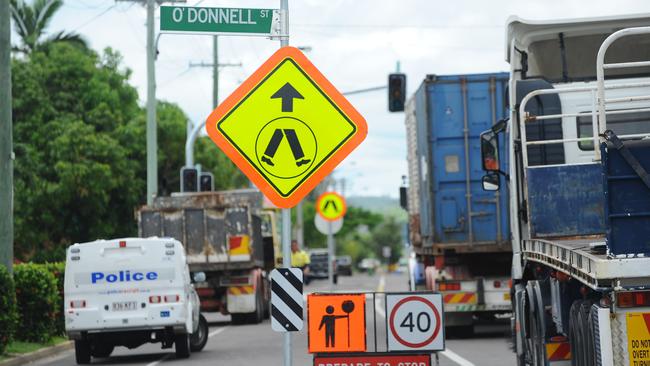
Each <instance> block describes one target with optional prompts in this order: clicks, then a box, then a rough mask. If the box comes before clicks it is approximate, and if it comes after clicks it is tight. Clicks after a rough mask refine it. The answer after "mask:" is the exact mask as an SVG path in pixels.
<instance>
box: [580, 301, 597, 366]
mask: <svg viewBox="0 0 650 366" xmlns="http://www.w3.org/2000/svg"><path fill="white" fill-rule="evenodd" d="M592 304H593V302H592V301H591V300H583V301H582V303H581V304H580V307H579V315H580V316H579V317H578V327H579V328H578V329H579V332H580V337H581V338H582V340H583V341H582V348H583V351H582V352H583V358H582V360H583V361H582V362H583V365H585V366H587V365H595V364H596V363H595V360H594V353H595V347H594V334H593V329H592V327H590V326H589V323H590V321H589V318H590V317H589V314H590V313H591V305H592Z"/></svg>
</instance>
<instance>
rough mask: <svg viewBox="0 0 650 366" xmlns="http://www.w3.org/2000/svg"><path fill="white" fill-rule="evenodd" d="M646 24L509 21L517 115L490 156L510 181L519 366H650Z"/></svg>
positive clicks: (493, 138)
mask: <svg viewBox="0 0 650 366" xmlns="http://www.w3.org/2000/svg"><path fill="white" fill-rule="evenodd" d="M649 24H650V15H647V14H646V15H630V16H611V17H603V18H592V19H572V20H566V21H563V20H560V21H555V20H554V21H528V20H524V19H520V18H517V17H511V18H510V19H509V21H508V24H507V37H506V39H507V43H506V61H508V63H509V64H510V78H509V85H508V105H509V109H510V115H509V119H508V120H503V121H500V122H499V123H497V124H496V125H495V126H493V127H492V128H491V129H489V130H487V131H486V132H484V133H483V134H482V135H481V154H482V159H483V161H484V163H483V167H484V169H485V170H487V171H488V173H487V174H486V175H485V176H484V177H483V188H484V189H486V190H488V191H502V192H508V193H507V194H508V201H509V205H508V206H509V212H510V219H511V220H510V232H511V243H512V269H511V273H512V281H513V287H512V290H511V291H512V296H511V298H512V307H513V309H514V314H513V317H512V322H511V323H512V332H513V339H514V349H515V353H516V359H517V364H518V365H534V366H539V365H563V364H565V365H569V364H570V365H577V366H593V365H607V366H612V365H615V366H624V365H625V366H628V365H630V366H640V365H650V342H649V341H648V340H649V339H650V291H648V290H649V289H650V180H648V176H647V173H646V172H648V171H650V140H648V138H649V137H650V77H649V76H648V75H649V73H648V72H649V71H650V47H648V44H649V43H650V27H648V25H649ZM503 137H505V141H506V143H505V145H502V146H500V144H499V141H501V140H500V139H502V138H503ZM503 151H505V152H506V154H505V155H506V159H500V156H502V155H500V153H502V152H503ZM495 162H496V164H495ZM503 179H505V182H506V184H505V185H502V184H501V182H502V180H503Z"/></svg>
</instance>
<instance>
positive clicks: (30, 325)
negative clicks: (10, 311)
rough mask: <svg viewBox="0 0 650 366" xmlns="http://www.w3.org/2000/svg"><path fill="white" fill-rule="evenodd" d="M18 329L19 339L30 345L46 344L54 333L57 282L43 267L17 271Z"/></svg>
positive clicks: (23, 266) (25, 266) (30, 266)
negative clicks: (32, 343) (35, 343)
mask: <svg viewBox="0 0 650 366" xmlns="http://www.w3.org/2000/svg"><path fill="white" fill-rule="evenodd" d="M14 280H15V282H16V300H17V305H18V329H17V331H16V338H17V339H19V340H21V341H28V342H47V341H49V340H50V339H51V338H52V336H53V335H54V333H55V326H54V325H55V316H56V312H57V307H58V306H59V295H58V294H57V288H56V278H55V277H54V275H53V274H52V273H50V272H49V271H48V270H47V268H45V266H43V265H39V264H33V263H24V264H18V265H16V266H15V267H14Z"/></svg>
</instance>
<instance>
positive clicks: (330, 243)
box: [327, 221, 334, 289]
mask: <svg viewBox="0 0 650 366" xmlns="http://www.w3.org/2000/svg"><path fill="white" fill-rule="evenodd" d="M327 259H328V263H327V280H328V281H329V283H330V289H334V230H333V228H332V222H331V221H328V222H327Z"/></svg>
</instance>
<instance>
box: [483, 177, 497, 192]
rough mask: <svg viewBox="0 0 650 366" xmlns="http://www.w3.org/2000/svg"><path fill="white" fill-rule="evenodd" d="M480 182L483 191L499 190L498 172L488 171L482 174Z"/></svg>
mask: <svg viewBox="0 0 650 366" xmlns="http://www.w3.org/2000/svg"><path fill="white" fill-rule="evenodd" d="M481 183H482V184H483V190H484V191H490V192H494V191H498V190H499V174H498V173H488V174H486V175H484V176H483V179H481Z"/></svg>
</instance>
